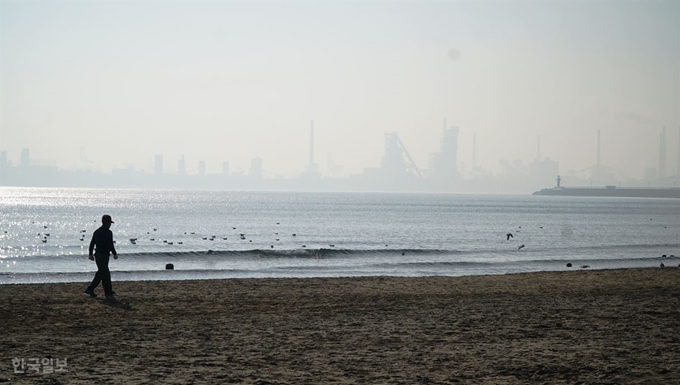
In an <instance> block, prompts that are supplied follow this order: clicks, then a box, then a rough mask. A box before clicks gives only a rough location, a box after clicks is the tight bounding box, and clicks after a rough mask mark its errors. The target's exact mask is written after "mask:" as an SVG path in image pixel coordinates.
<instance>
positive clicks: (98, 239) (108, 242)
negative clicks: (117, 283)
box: [85, 215, 118, 299]
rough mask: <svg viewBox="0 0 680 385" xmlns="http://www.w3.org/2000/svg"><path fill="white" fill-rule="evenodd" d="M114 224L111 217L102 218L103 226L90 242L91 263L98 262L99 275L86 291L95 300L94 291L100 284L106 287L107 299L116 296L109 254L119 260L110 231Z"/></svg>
mask: <svg viewBox="0 0 680 385" xmlns="http://www.w3.org/2000/svg"><path fill="white" fill-rule="evenodd" d="M112 223H114V222H113V221H112V220H111V216H110V215H104V216H102V226H101V227H100V228H98V229H97V230H95V231H94V233H93V234H92V241H90V261H96V262H97V273H96V274H95V275H94V279H93V280H92V283H91V284H90V286H88V288H87V289H85V294H88V295H89V296H90V297H93V298H96V297H97V294H95V292H94V289H95V288H96V287H97V286H99V282H102V286H104V294H105V295H106V298H107V299H111V298H113V295H114V294H116V293H115V292H114V291H113V289H111V272H110V271H109V253H113V259H118V253H117V252H116V248H115V247H113V233H112V232H111V230H109V228H110V227H111V224H112ZM95 246H96V251H95ZM93 253H94V256H93Z"/></svg>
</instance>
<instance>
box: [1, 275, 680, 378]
mask: <svg viewBox="0 0 680 385" xmlns="http://www.w3.org/2000/svg"><path fill="white" fill-rule="evenodd" d="M113 279H114V290H116V292H117V299H118V301H117V302H107V301H104V300H102V299H92V298H89V297H88V296H86V295H85V294H83V293H82V291H83V290H84V288H85V286H86V284H82V283H75V284H74V283H70V284H35V285H1V286H0V314H1V316H0V320H1V328H2V334H1V335H0V381H2V382H8V383H12V384H15V383H16V384H33V383H37V384H92V383H95V382H97V383H110V384H146V383H149V384H158V383H173V384H192V383H195V384H203V383H220V384H222V383H245V384H322V383H324V384H325V383H338V384H367V383H371V384H394V383H399V384H416V383H422V384H458V383H463V384H465V383H469V384H525V383H532V384H533V383H539V384H543V383H545V384H577V383H585V384H591V383H600V384H622V383H644V384H670V383H676V384H677V383H680V369H678V368H680V269H678V268H665V269H660V268H657V269H630V270H599V271H573V272H559V273H531V274H518V275H504V276H476V277H456V278H454V277H428V278H337V279H246V280H236V279H234V280H201V281H162V282H148V281H147V282H116V281H115V274H114V277H113ZM98 293H99V294H100V296H101V295H102V291H101V287H100V288H99V289H98ZM36 358H37V359H40V362H41V364H40V366H37V365H33V366H32V367H30V368H29V367H23V363H22V361H21V360H22V359H23V360H25V362H26V364H27V365H28V364H29V363H31V362H32V363H34V364H35V362H36V361H35V359H36ZM31 359H33V360H31ZM64 359H66V360H67V361H66V365H64V361H63V360H64ZM56 360H60V361H59V362H61V364H60V366H57V362H55V361H56ZM50 362H52V364H50ZM43 363H44V364H43ZM14 365H17V366H16V367H15V366H14ZM16 369H18V371H22V369H23V371H24V372H25V373H15V371H17V370H16ZM57 369H60V370H62V371H60V372H59V373H45V372H49V371H50V370H57ZM36 370H37V371H39V372H38V373H36ZM63 370H66V371H63Z"/></svg>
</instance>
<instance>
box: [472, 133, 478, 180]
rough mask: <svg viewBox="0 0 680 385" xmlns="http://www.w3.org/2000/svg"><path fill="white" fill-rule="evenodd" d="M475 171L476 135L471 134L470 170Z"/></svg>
mask: <svg viewBox="0 0 680 385" xmlns="http://www.w3.org/2000/svg"><path fill="white" fill-rule="evenodd" d="M476 169H477V133H476V132H473V133H472V170H473V171H474V170H476Z"/></svg>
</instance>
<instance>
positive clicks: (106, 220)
mask: <svg viewBox="0 0 680 385" xmlns="http://www.w3.org/2000/svg"><path fill="white" fill-rule="evenodd" d="M102 223H116V222H114V221H112V220H111V216H110V215H108V214H106V215H104V216H102Z"/></svg>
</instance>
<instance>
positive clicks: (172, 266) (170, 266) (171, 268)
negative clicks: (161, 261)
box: [165, 263, 175, 270]
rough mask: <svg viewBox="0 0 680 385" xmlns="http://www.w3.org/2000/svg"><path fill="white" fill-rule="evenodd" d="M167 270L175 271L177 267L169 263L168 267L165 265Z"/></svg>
mask: <svg viewBox="0 0 680 385" xmlns="http://www.w3.org/2000/svg"><path fill="white" fill-rule="evenodd" d="M165 270H175V265H173V264H172V263H168V264H167V265H165Z"/></svg>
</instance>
